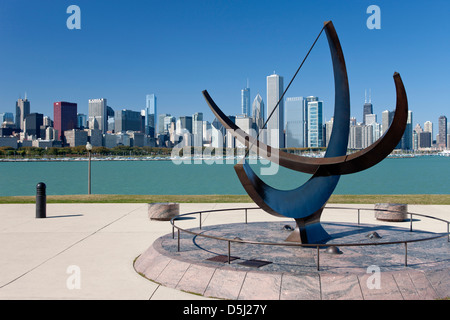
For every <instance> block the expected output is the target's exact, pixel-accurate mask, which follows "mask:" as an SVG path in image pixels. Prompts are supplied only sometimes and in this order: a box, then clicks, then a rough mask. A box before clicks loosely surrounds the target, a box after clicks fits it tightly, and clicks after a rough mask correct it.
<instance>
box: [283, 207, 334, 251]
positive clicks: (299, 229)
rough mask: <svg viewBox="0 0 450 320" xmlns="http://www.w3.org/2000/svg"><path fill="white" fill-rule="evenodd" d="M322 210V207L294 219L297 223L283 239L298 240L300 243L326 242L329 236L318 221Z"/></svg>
mask: <svg viewBox="0 0 450 320" xmlns="http://www.w3.org/2000/svg"><path fill="white" fill-rule="evenodd" d="M322 211H323V207H322V208H321V209H320V210H318V211H317V212H316V213H314V214H313V215H311V216H309V217H306V218H300V219H295V222H296V223H297V225H296V226H295V229H294V231H293V232H292V233H291V234H290V235H289V237H287V238H286V240H285V241H288V242H298V243H302V244H312V243H325V242H327V241H328V240H329V239H330V238H331V236H330V235H329V234H328V232H326V231H325V229H324V228H323V227H322V224H321V223H320V216H321V215H322Z"/></svg>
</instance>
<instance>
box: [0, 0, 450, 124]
mask: <svg viewBox="0 0 450 320" xmlns="http://www.w3.org/2000/svg"><path fill="white" fill-rule="evenodd" d="M370 4H372V3H371V2H368V1H358V2H354V3H353V5H351V6H348V5H345V6H344V5H342V3H341V2H336V1H325V2H323V3H321V4H313V3H306V2H302V3H292V2H287V1H277V2H275V1H273V2H265V3H260V2H257V1H247V2H245V3H241V2H238V1H229V2H227V3H226V4H223V3H219V2H203V1H198V2H189V3H185V2H180V1H167V2H164V3H161V2H155V1H148V2H145V3H139V4H130V3H125V2H121V1H117V2H115V3H107V4H106V3H105V2H101V1H99V2H89V1H78V2H77V5H78V6H79V7H80V8H81V17H82V23H81V29H80V30H69V29H68V28H67V27H66V20H67V18H68V17H69V15H68V14H67V13H66V8H67V6H68V5H69V4H68V3H64V2H62V3H55V2H51V1H47V0H46V1H42V2H41V1H40V2H39V3H36V2H34V1H25V0H20V1H14V2H7V3H5V4H4V6H3V7H2V10H0V21H1V22H0V26H1V27H2V28H0V43H1V44H2V47H3V48H6V49H5V50H2V52H0V63H1V64H2V74H1V75H0V86H1V87H2V88H3V90H1V91H0V113H2V112H11V106H14V103H15V102H16V101H17V100H18V98H19V97H21V96H22V97H23V95H24V93H25V92H27V93H28V97H29V98H30V100H32V101H33V103H34V104H33V105H34V107H35V108H36V109H35V110H40V112H42V113H44V114H51V112H50V111H49V110H51V108H52V107H53V103H54V102H55V101H71V102H74V103H77V104H78V108H79V112H80V113H85V114H87V113H88V102H87V101H88V99H91V98H101V97H105V98H107V99H108V102H109V103H110V105H111V106H112V107H113V108H114V109H116V110H117V109H119V108H127V109H131V110H141V109H143V108H144V107H145V98H143V97H145V95H146V94H149V93H152V92H155V93H156V94H157V96H158V109H159V110H160V111H161V113H171V114H172V115H175V116H181V115H184V114H194V113H195V112H202V113H203V114H204V118H206V119H210V121H212V119H211V118H212V114H211V112H210V111H209V110H208V107H207V105H206V104H205V102H204V99H203V97H202V95H201V91H202V90H204V89H208V91H209V92H210V93H211V94H212V95H213V96H214V98H215V100H216V101H217V102H218V103H219V104H220V106H221V107H222V108H223V110H224V112H226V113H230V114H231V113H236V111H234V110H237V109H239V108H240V107H241V105H240V103H241V95H240V90H242V88H243V87H244V86H245V82H246V81H247V79H248V80H249V81H250V84H251V86H250V87H251V93H252V95H251V97H250V100H253V98H254V97H255V96H256V94H257V93H259V94H261V96H265V95H264V88H265V76H266V75H267V74H270V72H271V71H272V70H274V69H275V70H277V73H279V74H280V75H283V76H284V77H285V81H288V80H289V79H290V78H291V77H292V74H293V72H294V71H295V69H296V67H297V66H298V63H299V61H300V60H301V58H302V57H303V56H304V55H305V53H306V51H307V49H308V48H309V47H310V45H311V43H312V41H313V40H314V38H315V37H316V36H317V34H318V32H319V31H320V28H321V27H322V25H323V22H324V21H326V20H333V22H334V24H335V26H336V30H337V32H338V34H339V38H340V40H341V43H342V47H343V50H344V55H345V57H346V62H347V68H348V73H349V82H350V93H351V95H350V96H351V110H352V114H353V115H354V116H355V117H356V118H357V119H358V120H359V119H362V113H363V110H362V108H360V102H361V101H363V100H364V94H365V90H366V89H371V91H372V103H373V108H374V113H376V114H380V113H381V112H382V111H384V110H392V109H394V107H395V90H394V86H393V81H392V74H393V72H394V71H398V72H400V74H402V78H403V79H404V81H405V87H406V90H407V94H408V101H409V107H410V109H412V110H415V121H414V122H415V123H421V124H423V123H424V122H425V121H427V120H431V121H432V122H433V124H434V126H435V127H436V128H437V127H438V118H439V116H441V115H443V114H445V110H446V108H448V106H446V105H445V104H446V102H445V101H446V99H445V97H444V96H443V95H444V94H445V88H447V87H448V86H449V79H448V78H447V77H446V74H448V72H449V63H448V62H447V58H446V55H445V52H448V50H447V49H448V47H449V43H447V42H445V41H442V39H441V38H442V35H443V34H446V32H447V31H448V28H449V27H448V26H447V25H446V24H445V23H444V21H445V18H446V16H445V12H448V10H445V9H446V8H449V7H450V5H449V3H448V2H446V1H435V2H433V3H427V4H426V5H424V3H409V2H406V1H405V2H402V1H399V2H395V3H387V2H386V3H385V2H380V3H379V4H378V5H379V6H380V9H381V19H382V23H381V29H379V30H370V29H368V28H367V26H366V20H367V19H368V17H369V16H370V15H369V14H367V12H366V9H367V7H368V6H369V5H370ZM36 12H39V14H36ZM148 12H155V13H157V14H155V15H154V18H153V19H151V21H150V20H148V19H145V17H146V16H147V13H148ZM18 20H20V21H21V23H20V24H17V23H16V21H18ZM231 21H232V22H231ZM411 24H413V25H414V30H413V31H412V32H413V33H411V30H410V28H409V26H410V25H411ZM412 34H413V35H414V37H412ZM146 39H149V40H146ZM99 40H100V41H99ZM268 43H270V46H268V45H267V44H268ZM21 45H26V47H27V50H20V52H19V53H17V50H12V49H8V48H17V47H20V46H21ZM60 52H64V55H62V54H61V53H60ZM52 74H55V75H56V74H58V75H60V76H61V77H60V78H61V81H60V80H59V81H55V80H54V79H53V77H51V76H50V75H52ZM428 79H433V80H432V81H429V80H428ZM333 91H334V85H333V83H332V67H331V61H330V57H329V49H328V48H327V44H326V39H325V37H323V36H322V37H321V38H320V39H319V41H318V43H317V45H316V46H315V48H314V50H313V51H312V53H311V55H310V57H309V58H308V61H307V63H306V64H305V65H304V67H303V69H302V70H301V72H300V74H299V76H298V77H297V78H296V80H295V81H294V82H293V85H292V87H291V89H290V90H289V91H288V93H287V96H307V95H314V96H318V97H320V98H321V100H323V101H324V106H325V107H324V116H325V119H324V121H326V120H329V119H330V118H331V116H332V112H333V99H334V94H333ZM430 106H431V107H430Z"/></svg>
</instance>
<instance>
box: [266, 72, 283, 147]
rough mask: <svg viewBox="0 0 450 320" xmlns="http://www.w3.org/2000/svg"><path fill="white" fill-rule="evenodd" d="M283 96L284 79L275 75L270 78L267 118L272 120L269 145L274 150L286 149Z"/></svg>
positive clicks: (269, 130) (268, 128)
mask: <svg viewBox="0 0 450 320" xmlns="http://www.w3.org/2000/svg"><path fill="white" fill-rule="evenodd" d="M282 94H283V77H281V76H279V75H277V74H275V73H274V74H272V75H270V76H268V77H267V118H268V119H269V117H270V119H269V121H268V122H267V144H268V145H270V146H271V147H273V148H284V133H283V128H284V103H283V100H280V98H281V96H282ZM278 102H279V104H278V106H277V103H278ZM275 107H276V109H275Z"/></svg>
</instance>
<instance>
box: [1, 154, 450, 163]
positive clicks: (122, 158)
mask: <svg viewBox="0 0 450 320" xmlns="http://www.w3.org/2000/svg"><path fill="white" fill-rule="evenodd" d="M242 157H243V156H222V157H220V156H213V157H202V156H200V157H196V156H193V157H188V156H184V157H172V156H166V157H165V156H157V157H151V156H130V155H128V156H104V157H103V156H101V157H96V156H92V157H91V161H186V160H187V161H192V160H197V161H198V160H202V161H203V160H205V161H216V160H222V161H223V160H240V159H242ZM418 157H444V158H446V157H449V158H450V152H448V151H447V152H446V151H442V152H436V153H429V154H411V153H401V154H390V155H388V156H387V159H405V158H407V159H408V158H411V159H413V158H418ZM263 159H264V158H262V157H258V159H256V160H263ZM69 161H89V158H88V157H86V156H74V157H61V158H54V157H48V158H45V157H44V158H12V159H11V158H0V162H69Z"/></svg>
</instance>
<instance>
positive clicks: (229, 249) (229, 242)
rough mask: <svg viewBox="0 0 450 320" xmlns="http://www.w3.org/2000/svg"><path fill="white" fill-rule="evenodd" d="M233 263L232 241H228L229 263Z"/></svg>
mask: <svg viewBox="0 0 450 320" xmlns="http://www.w3.org/2000/svg"><path fill="white" fill-rule="evenodd" d="M230 263H231V241H228V264H230Z"/></svg>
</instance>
